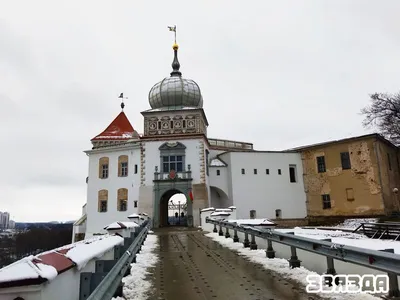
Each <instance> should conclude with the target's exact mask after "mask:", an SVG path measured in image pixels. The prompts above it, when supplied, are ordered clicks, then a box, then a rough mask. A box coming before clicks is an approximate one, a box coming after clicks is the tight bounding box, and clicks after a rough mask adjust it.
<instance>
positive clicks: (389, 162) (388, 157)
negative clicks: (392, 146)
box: [387, 153, 392, 171]
mask: <svg viewBox="0 0 400 300" xmlns="http://www.w3.org/2000/svg"><path fill="white" fill-rule="evenodd" d="M387 159H388V166H389V170H390V171H391V170H392V162H391V160H390V154H389V153H387Z"/></svg>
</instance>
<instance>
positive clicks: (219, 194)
mask: <svg viewBox="0 0 400 300" xmlns="http://www.w3.org/2000/svg"><path fill="white" fill-rule="evenodd" d="M210 200H211V201H210V206H211V207H214V208H227V207H229V206H232V205H233V201H232V199H229V197H228V195H227V194H226V193H225V192H224V191H223V190H221V189H220V188H218V187H216V186H210Z"/></svg>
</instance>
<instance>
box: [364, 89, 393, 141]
mask: <svg viewBox="0 0 400 300" xmlns="http://www.w3.org/2000/svg"><path fill="white" fill-rule="evenodd" d="M370 97H371V102H372V104H371V105H370V106H367V107H364V108H363V109H362V110H361V114H362V115H364V116H365V118H364V120H363V126H364V127H376V128H377V129H378V132H379V134H381V135H383V136H384V137H385V138H387V139H388V140H390V141H391V142H392V143H394V144H395V145H397V146H399V145H400V93H397V94H383V93H375V94H372V95H370Z"/></svg>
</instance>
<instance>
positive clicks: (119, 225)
mask: <svg viewBox="0 0 400 300" xmlns="http://www.w3.org/2000/svg"><path fill="white" fill-rule="evenodd" d="M138 226H139V224H137V223H135V222H114V223H111V224H110V225H108V226H106V227H104V229H105V230H118V229H127V228H134V227H138Z"/></svg>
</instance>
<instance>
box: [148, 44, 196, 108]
mask: <svg viewBox="0 0 400 300" xmlns="http://www.w3.org/2000/svg"><path fill="white" fill-rule="evenodd" d="M172 48H173V49H174V61H173V62H172V69H173V71H172V72H171V77H167V78H164V79H163V80H161V81H160V82H158V83H156V84H155V85H154V86H153V87H152V88H151V90H150V92H149V103H150V106H151V108H152V109H156V108H164V109H166V110H167V109H181V108H183V107H198V108H202V107H203V97H202V96H201V92H200V87H199V86H198V84H197V83H196V82H195V81H193V80H191V79H184V78H182V73H181V72H180V71H179V68H180V64H179V61H178V45H177V44H175V45H174V46H173V47H172Z"/></svg>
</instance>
